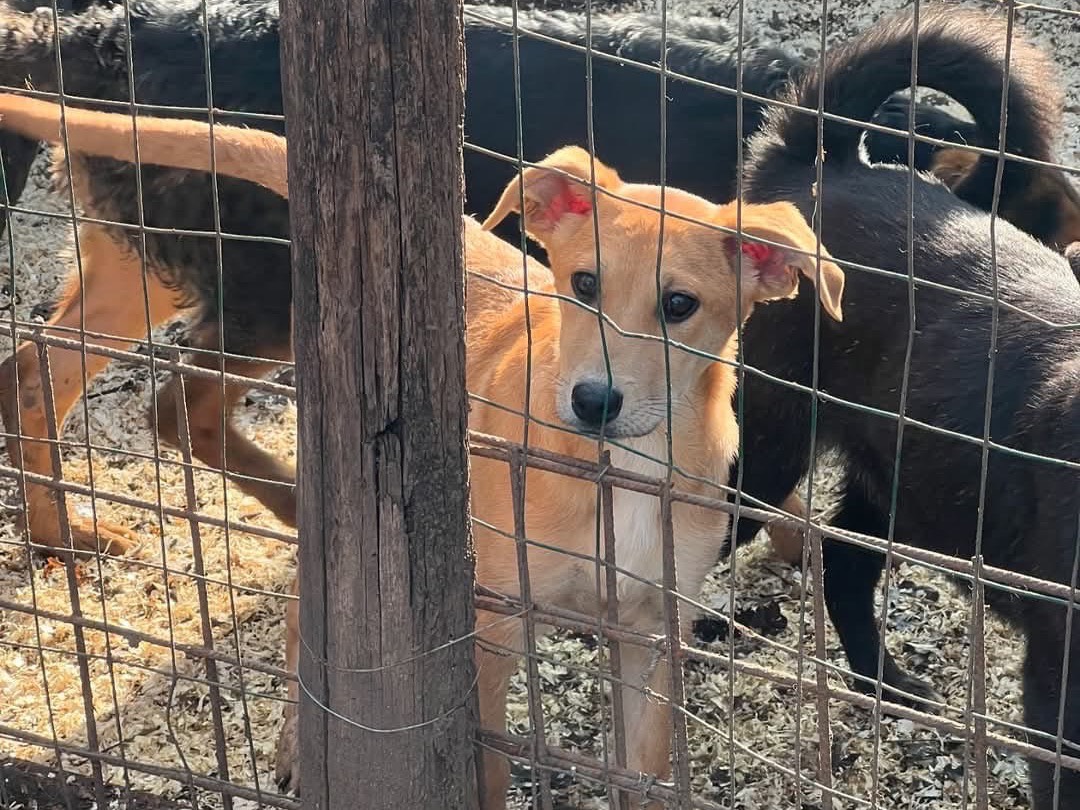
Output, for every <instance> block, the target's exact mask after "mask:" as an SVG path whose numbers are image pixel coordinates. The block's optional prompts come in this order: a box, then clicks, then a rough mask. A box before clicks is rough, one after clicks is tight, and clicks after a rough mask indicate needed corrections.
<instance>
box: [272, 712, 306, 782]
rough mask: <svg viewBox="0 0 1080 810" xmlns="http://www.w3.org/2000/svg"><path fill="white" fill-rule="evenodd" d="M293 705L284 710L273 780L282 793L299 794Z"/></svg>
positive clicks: (298, 767)
mask: <svg viewBox="0 0 1080 810" xmlns="http://www.w3.org/2000/svg"><path fill="white" fill-rule="evenodd" d="M299 714H300V713H299V712H298V711H297V710H296V706H295V705H289V706H287V707H286V709H285V724H284V725H283V726H282V727H281V736H280V737H278V744H277V763H276V767H275V768H274V779H275V780H276V781H277V785H278V789H279V790H280V791H281V792H282V793H296V794H299V793H300V756H299V751H298V747H297V731H298V730H297V717H298V716H299Z"/></svg>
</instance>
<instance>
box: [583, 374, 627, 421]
mask: <svg viewBox="0 0 1080 810" xmlns="http://www.w3.org/2000/svg"><path fill="white" fill-rule="evenodd" d="M570 404H571V405H573V407H574V413H575V414H577V418H578V419H580V420H581V421H582V422H584V423H585V424H586V425H588V426H589V427H596V428H598V427H600V426H601V425H602V424H603V423H604V421H605V418H606V421H607V422H609V423H610V422H612V421H614V419H615V417H616V416H618V415H619V411H620V410H622V394H621V393H620V392H619V390H618V389H617V388H609V387H608V386H606V385H604V384H603V383H595V382H584V383H578V384H577V385H575V386H574V390H573V391H572V392H571V393H570ZM605 409H606V413H605Z"/></svg>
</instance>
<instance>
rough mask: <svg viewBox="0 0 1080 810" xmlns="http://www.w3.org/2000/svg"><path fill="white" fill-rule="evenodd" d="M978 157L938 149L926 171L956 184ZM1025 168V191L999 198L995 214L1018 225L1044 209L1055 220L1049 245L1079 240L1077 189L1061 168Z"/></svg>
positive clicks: (1060, 245) (950, 184) (952, 185)
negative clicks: (1028, 178)
mask: <svg viewBox="0 0 1080 810" xmlns="http://www.w3.org/2000/svg"><path fill="white" fill-rule="evenodd" d="M978 160H979V154H978V153H977V152H970V151H968V150H966V149H940V150H938V151H937V152H936V153H935V154H934V161H933V164H932V165H931V167H930V171H931V173H932V174H933V175H934V176H935V177H937V178H938V179H939V180H941V181H942V182H943V183H945V185H947V186H948V187H949V188H956V186H957V184H959V183H960V181H961V180H963V179H964V178H965V177H967V176H968V175H969V174H970V173H971V172H972V170H973V169H974V168H975V164H976V163H977V162H978ZM1026 170H1027V171H1028V172H1029V173H1030V175H1031V178H1032V180H1031V184H1030V186H1029V187H1028V189H1027V191H1026V193H1025V194H1024V195H1023V196H1022V197H1020V198H1019V199H1013V200H1005V201H1003V203H1002V204H1001V206H1000V208H999V209H998V216H1000V217H1001V218H1002V219H1006V220H1009V221H1010V222H1013V223H1014V224H1016V225H1017V226H1018V227H1021V228H1022V227H1024V225H1025V223H1026V222H1029V221H1030V220H1031V219H1032V218H1033V217H1036V218H1037V217H1040V215H1041V214H1042V213H1043V212H1047V213H1049V214H1050V215H1052V216H1053V217H1054V218H1055V219H1056V222H1057V227H1056V229H1055V230H1054V232H1053V233H1052V234H1050V235H1049V236H1048V237H1047V241H1049V243H1050V246H1051V247H1054V248H1057V249H1059V250H1061V249H1064V248H1065V246H1066V245H1068V244H1070V243H1072V242H1076V241H1078V240H1080V192H1078V191H1077V189H1076V188H1075V187H1074V186H1073V185H1072V184H1071V183H1070V182H1069V179H1068V178H1067V177H1066V175H1065V174H1064V173H1063V172H1060V171H1056V170H1053V169H1048V168H1046V167H1045V166H1028V167H1027V169H1026Z"/></svg>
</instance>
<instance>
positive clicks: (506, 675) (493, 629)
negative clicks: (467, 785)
mask: <svg viewBox="0 0 1080 810" xmlns="http://www.w3.org/2000/svg"><path fill="white" fill-rule="evenodd" d="M476 627H477V631H478V639H477V642H476V670H477V688H478V689H479V693H480V694H479V697H480V726H481V728H483V729H486V730H488V731H503V732H505V731H506V693H507V692H508V691H509V689H510V678H511V677H513V675H514V672H515V670H517V664H518V653H519V652H520V651H521V650H522V629H521V623H520V622H519V621H516V620H514V621H507V620H506V617H505V616H499V615H496V614H494V613H485V612H484V611H477V612H476ZM480 765H481V768H480V785H479V788H480V791H479V792H480V810H504V808H505V807H506V791H507V790H508V789H509V788H510V761H509V760H508V759H507V758H506V757H505V756H502V755H501V754H498V753H495V752H493V751H489V750H486V749H485V750H484V753H483V757H482V758H481V762H480Z"/></svg>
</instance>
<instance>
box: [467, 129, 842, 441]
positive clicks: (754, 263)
mask: <svg viewBox="0 0 1080 810" xmlns="http://www.w3.org/2000/svg"><path fill="white" fill-rule="evenodd" d="M541 167H542V168H539V169H529V170H527V171H526V172H525V177H524V182H525V191H524V196H525V224H526V229H527V231H528V233H529V234H530V235H531V236H533V237H534V238H536V239H537V240H538V241H540V242H541V243H542V244H543V245H544V247H545V249H546V250H547V253H548V257H549V261H550V265H551V270H552V272H553V274H554V276H555V280H556V286H557V290H558V292H559V294H560V295H561V296H562V297H563V300H562V301H561V302H560V310H561V321H560V334H559V367H558V368H557V369H552V370H550V371H551V372H552V373H553V375H554V378H555V379H554V382H555V385H554V394H555V398H556V402H555V406H556V409H557V412H558V414H559V417H560V419H561V420H562V421H563V422H565V423H566V424H567V425H568V426H570V427H572V428H575V429H577V430H579V431H581V432H585V433H600V432H601V431H603V433H604V434H605V435H607V436H610V437H613V438H629V437H634V436H644V435H647V434H649V433H651V432H653V431H654V430H656V429H657V428H658V427H660V426H661V425H663V424H665V422H666V420H667V417H668V413H669V408H670V412H671V414H672V416H677V415H678V414H679V412H680V411H683V410H687V409H694V408H695V407H698V404H697V403H696V400H695V395H696V392H697V391H699V390H700V388H699V386H700V385H701V381H702V375H703V373H704V371H705V370H706V368H707V367H708V366H709V365H710V364H711V363H712V362H714V361H713V358H715V357H719V356H721V355H724V354H728V353H730V352H729V351H728V349H729V348H730V347H731V346H732V345H733V343H732V336H733V334H734V332H735V330H736V327H737V323H738V318H739V317H740V316H741V317H744V318H745V317H746V316H747V315H749V314H750V311H751V310H752V308H753V306H754V304H755V303H757V302H758V301H761V300H765V299H767V298H779V297H786V296H790V295H792V294H794V291H795V290H796V289H797V288H798V277H797V273H798V268H799V266H800V265H802V266H804V267H806V266H809V267H810V270H811V272H813V270H814V268H815V267H816V263H815V260H814V259H813V258H812V257H809V258H807V257H801V258H800V257H798V256H797V254H796V253H794V252H793V251H792V250H791V247H794V246H798V247H802V248H803V249H808V250H809V251H810V252H813V251H814V249H815V247H816V242H815V239H814V235H813V233H812V232H811V231H810V229H809V228H808V227H807V225H806V223H805V221H804V220H803V219H802V217H801V216H800V215H799V214H798V212H797V211H796V210H795V209H794V208H793V207H792V206H789V205H786V204H781V205H770V206H743V210H742V229H743V233H744V234H745V235H746V237H747V239H749V238H751V237H752V235H753V234H754V233H755V231H756V232H760V233H759V235H761V236H763V237H764V238H766V239H770V240H771V241H779V242H780V243H781V244H780V245H777V246H769V245H762V244H760V243H752V242H750V241H746V242H745V243H744V244H743V246H742V249H741V250H740V248H739V245H738V242H737V240H736V238H735V237H734V236H733V235H731V234H730V233H727V232H725V231H724V230H722V229H721V228H730V229H734V228H735V226H736V224H737V212H736V210H735V208H734V207H733V206H722V207H718V206H715V205H712V204H711V203H709V202H707V201H705V200H703V199H701V198H699V197H695V196H693V195H691V194H687V193H685V192H682V191H679V190H677V189H670V188H669V189H667V190H666V193H665V194H664V196H663V205H664V209H665V210H666V211H667V212H668V215H667V216H665V217H664V221H663V239H662V240H661V216H660V213H659V211H658V210H657V209H659V208H660V203H661V192H660V189H659V188H658V187H655V186H640V185H632V184H624V183H622V182H621V181H620V180H619V178H618V175H617V174H615V172H613V171H612V170H611V169H609V168H607V167H606V166H604V165H603V164H601V163H599V161H596V162H595V169H594V168H593V166H592V165H590V158H589V155H588V154H587V153H586V152H584V151H582V150H580V149H576V148H574V147H570V148H567V149H563V150H560V151H559V152H556V153H555V154H554V155H552V156H551V157H549V158H547V159H546V160H545V161H544V162H543V163H542V164H541ZM548 167H550V168H548ZM594 171H595V178H596V184H597V186H598V190H597V193H596V195H595V199H594V195H593V192H592V190H591V189H590V188H588V187H587V186H586V185H583V184H582V183H581V182H580V180H575V178H581V179H585V178H591V177H592V174H593V172H594ZM530 172H532V174H531V175H530ZM604 191H608V192H611V193H613V194H615V195H618V197H621V198H623V199H618V198H616V197H613V196H611V194H605V193H604ZM521 196H522V190H521V188H520V186H519V185H518V182H517V181H515V182H513V183H511V185H510V186H509V187H508V188H507V191H506V192H505V193H504V195H503V199H502V200H501V201H500V204H499V207H498V208H497V209H496V211H495V213H494V214H492V216H491V217H490V218H489V219H488V221H487V222H486V223H485V227H489V228H490V227H494V225H495V224H497V222H498V221H499V220H501V219H502V217H503V216H505V214H506V213H508V212H509V211H510V210H516V209H517V208H518V207H520V206H517V205H515V201H520V198H521ZM594 201H595V206H596V207H595V211H594V208H593V204H594ZM594 215H595V216H594ZM717 226H719V227H717ZM597 235H599V245H598V244H597ZM661 245H662V247H661ZM598 247H599V249H598ZM740 255H741V256H742V258H743V261H742V262H741V273H742V283H741V285H740V283H739V278H738V276H737V268H736V265H737V264H738V261H737V259H738V257H739V256H740ZM823 255H825V256H827V255H828V254H827V253H825V254H823ZM822 268H823V272H822V278H823V279H824V282H823V283H822V285H820V289H821V290H822V301H823V302H824V303H825V306H826V309H827V311H830V314H832V315H833V316H834V317H837V318H839V317H840V306H839V302H840V297H841V294H842V289H843V274H842V273H841V272H840V270H839V268H838V267H836V265H834V264H833V263H832V262H830V261H823V262H822ZM665 336H666V338H667V342H665V339H664V338H665Z"/></svg>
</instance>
